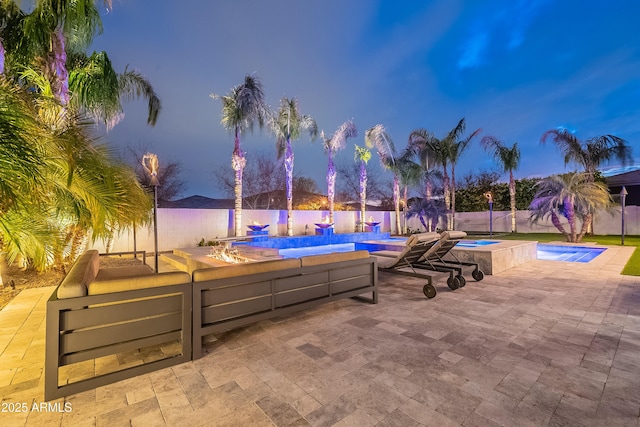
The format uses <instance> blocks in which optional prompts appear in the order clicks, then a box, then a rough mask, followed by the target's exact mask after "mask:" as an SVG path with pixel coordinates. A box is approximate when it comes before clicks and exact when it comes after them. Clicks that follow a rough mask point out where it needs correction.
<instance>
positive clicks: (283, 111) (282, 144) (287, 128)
mask: <svg viewBox="0 0 640 427" xmlns="http://www.w3.org/2000/svg"><path fill="white" fill-rule="evenodd" d="M272 128H273V132H274V134H275V135H276V146H277V149H278V158H279V159H280V158H282V157H283V156H284V168H285V173H286V186H287V188H286V190H287V236H293V163H294V156H293V148H292V147H291V141H292V140H296V139H298V138H300V137H301V136H302V132H304V131H306V132H308V133H309V136H310V137H311V139H312V140H313V139H315V137H316V136H317V134H318V126H317V125H316V121H315V120H314V119H313V118H312V117H311V116H307V115H303V114H301V113H300V107H299V104H298V100H297V99H296V98H282V99H281V100H280V108H279V109H278V112H277V113H276V114H275V115H274V120H273V126H272Z"/></svg>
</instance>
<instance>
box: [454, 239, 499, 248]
mask: <svg viewBox="0 0 640 427" xmlns="http://www.w3.org/2000/svg"><path fill="white" fill-rule="evenodd" d="M496 243H498V242H496V241H494V240H460V242H458V244H457V245H456V248H482V247H484V246H489V245H494V244H496Z"/></svg>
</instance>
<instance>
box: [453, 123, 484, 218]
mask: <svg viewBox="0 0 640 427" xmlns="http://www.w3.org/2000/svg"><path fill="white" fill-rule="evenodd" d="M465 128H466V123H465V120H464V117H463V118H462V119H461V120H460V121H459V122H458V125H457V126H456V127H455V128H453V129H452V130H451V132H449V135H447V138H446V139H447V140H448V143H447V145H448V146H449V162H450V164H451V228H455V218H456V164H458V160H460V156H461V155H462V153H463V152H464V150H466V149H467V147H468V146H469V143H470V142H471V140H472V139H473V138H475V137H476V136H477V135H478V134H479V133H480V132H481V131H482V129H476V130H474V131H473V132H471V134H469V135H468V136H467V137H466V138H462V137H461V134H462V133H463V132H464V130H465Z"/></svg>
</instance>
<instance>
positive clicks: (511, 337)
mask: <svg viewBox="0 0 640 427" xmlns="http://www.w3.org/2000/svg"><path fill="white" fill-rule="evenodd" d="M632 250H633V248H619V247H613V248H610V249H608V250H607V251H606V252H604V253H603V254H602V255H600V256H599V257H598V258H596V259H595V260H594V261H593V262H591V263H589V264H572V263H558V262H552V261H532V262H530V263H527V264H524V265H522V266H519V267H516V268H513V269H510V270H507V271H505V272H503V273H500V274H499V275H496V276H487V277H486V278H485V279H484V280H483V281H481V282H475V281H473V280H469V281H468V282H467V286H466V287H464V288H462V289H459V290H457V291H450V290H449V289H448V288H447V286H446V284H445V283H444V282H443V281H441V280H439V281H437V283H436V287H437V289H438V295H437V296H436V298H434V299H432V300H427V299H426V298H425V297H424V296H423V294H422V285H423V283H422V282H421V281H420V280H417V279H412V278H408V277H402V276H394V275H390V274H385V273H381V274H380V298H379V300H380V303H379V304H378V305H369V304H364V303H360V302H357V301H354V300H342V301H337V302H335V303H331V304H326V305H324V306H321V307H318V308H316V309H314V310H310V311H307V312H304V313H297V314H294V315H291V316H286V317H282V318H279V319H275V320H273V321H266V322H260V323H256V324H253V325H250V326H248V327H246V328H243V329H240V330H235V331H231V332H228V333H223V334H219V335H218V336H217V337H212V339H211V341H210V342H209V343H208V344H207V350H208V352H209V353H208V354H206V355H205V356H204V357H203V358H202V359H199V360H197V361H193V362H189V363H185V364H182V365H179V366H174V367H172V368H167V369H164V370H161V371H157V372H153V373H151V374H148V375H143V376H139V377H136V378H132V379H129V380H126V381H122V382H119V383H116V384H112V385H109V386H105V387H100V388H98V389H96V390H91V391H87V392H84V393H80V394H77V395H74V396H69V397H67V398H65V399H59V400H57V401H54V402H50V404H49V405H45V406H42V405H41V404H42V403H43V390H44V385H43V372H42V371H43V365H44V315H45V302H46V300H47V299H48V297H49V296H50V294H51V292H52V291H53V288H41V289H29V290H24V291H22V292H21V293H20V295H19V296H18V297H17V298H16V299H15V300H14V301H13V302H12V303H10V304H9V305H8V306H7V307H5V309H3V310H2V311H0V395H1V396H2V408H0V409H1V410H2V412H0V425H2V426H14V425H15V426H22V425H33V426H35V425H47V426H51V425H132V426H138V425H139V426H162V425H206V426H246V425H252V426H254V425H256V426H263V425H264V426H273V425H277V426H333V425H336V426H432V425H433V426H457V425H463V426H500V425H504V426H547V425H549V426H553V425H576V426H580V425H584V426H610V425H621V426H635V427H638V426H639V422H640V421H639V420H640V418H639V417H640V278H637V277H628V276H620V275H619V271H620V270H621V269H622V267H623V266H624V264H625V263H626V260H627V259H628V257H629V256H630V254H631V252H632Z"/></svg>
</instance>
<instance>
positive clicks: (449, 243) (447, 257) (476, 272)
mask: <svg viewBox="0 0 640 427" xmlns="http://www.w3.org/2000/svg"><path fill="white" fill-rule="evenodd" d="M465 237H467V233H465V232H464V231H455V230H449V231H443V232H442V233H441V239H440V245H438V247H437V248H435V250H433V251H430V252H429V253H426V254H425V255H424V256H422V257H421V258H420V259H419V260H418V261H417V262H416V263H415V264H414V265H413V266H414V267H416V268H424V269H427V270H433V271H441V272H451V274H453V272H455V273H457V275H456V278H457V280H458V281H459V285H460V287H462V286H464V285H465V284H466V282H467V281H466V279H465V277H464V276H463V275H462V272H463V267H473V271H472V272H471V276H472V277H473V278H474V279H475V280H476V281H478V282H479V281H481V280H482V279H483V278H484V273H483V272H482V270H480V268H479V267H478V263H474V262H462V261H460V260H459V259H458V258H457V257H456V256H455V254H453V253H452V252H451V249H453V248H454V247H455V246H456V245H457V244H458V243H459V242H460V241H461V240H462V239H464V238H465Z"/></svg>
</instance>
